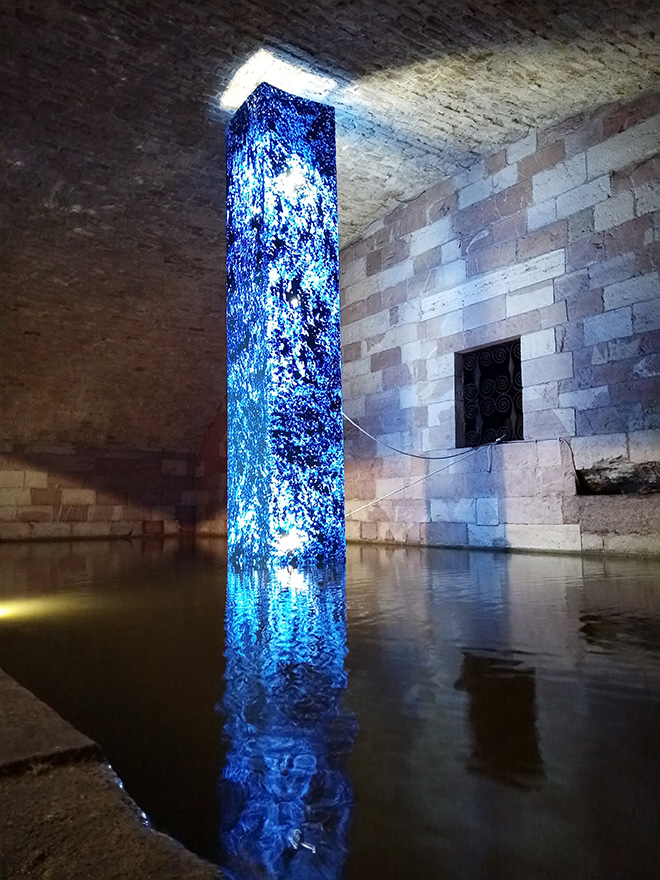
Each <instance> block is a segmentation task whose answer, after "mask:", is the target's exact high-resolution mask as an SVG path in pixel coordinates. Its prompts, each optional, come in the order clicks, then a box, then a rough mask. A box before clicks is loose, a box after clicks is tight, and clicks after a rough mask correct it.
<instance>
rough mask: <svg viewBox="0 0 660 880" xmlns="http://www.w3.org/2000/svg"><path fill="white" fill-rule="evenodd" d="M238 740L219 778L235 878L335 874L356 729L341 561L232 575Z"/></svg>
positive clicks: (229, 673) (229, 616)
mask: <svg viewBox="0 0 660 880" xmlns="http://www.w3.org/2000/svg"><path fill="white" fill-rule="evenodd" d="M226 633H227V635H226V658H227V666H226V673H225V680H226V689H225V695H224V699H223V703H222V710H223V714H224V715H225V717H226V719H227V721H226V724H225V728H224V731H225V734H226V736H227V737H228V738H229V739H230V741H231V747H230V750H229V753H228V755H227V760H226V764H225V769H224V772H223V776H222V779H221V782H220V802H221V807H222V819H221V821H222V829H221V835H220V838H221V840H220V842H221V850H222V855H221V863H222V868H223V874H224V876H227V877H229V878H232V880H248V878H253V877H263V878H272V880H282V878H284V877H286V878H289V880H296V878H299V880H315V878H318V880H321V878H323V880H338V878H339V877H340V876H341V870H342V865H343V862H344V860H345V857H346V852H347V842H348V841H347V835H348V828H349V822H350V816H351V807H352V800H353V798H352V791H351V787H350V784H349V782H348V778H347V775H346V773H345V770H344V766H343V765H344V764H345V762H346V757H347V755H348V753H349V752H350V749H351V747H352V744H353V740H354V738H355V735H356V733H357V722H356V720H355V717H354V716H353V714H352V713H350V712H348V711H347V710H345V709H344V708H343V707H342V695H343V692H344V689H345V687H346V672H345V670H344V657H345V655H346V592H345V570H344V568H343V566H338V567H336V568H334V569H313V570H295V569H291V568H289V569H286V568H283V569H280V570H279V571H277V572H272V573H270V572H264V571H255V570H251V571H232V570H231V569H230V571H229V573H228V578H227V610H226Z"/></svg>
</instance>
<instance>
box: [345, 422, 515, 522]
mask: <svg viewBox="0 0 660 880" xmlns="http://www.w3.org/2000/svg"><path fill="white" fill-rule="evenodd" d="M499 442H500V441H499V438H498V439H497V440H496V441H495V443H499ZM495 443H489V444H488V447H487V448H488V449H489V450H491V454H492V448H493V446H495ZM483 448H484V447H483V446H477V448H476V449H471V450H469V452H468V453H467V455H466V456H465V457H466V458H467V457H468V456H470V455H475V454H476V453H477V452H481V450H482V449H483ZM453 464H455V462H453V461H450V462H449V464H445V465H443V466H442V467H440V468H436V469H435V470H434V471H431V473H430V474H424V476H423V477H419V478H418V479H417V480H413V482H412V483H407V484H406V485H405V486H400V487H399V488H398V489H394V491H392V492H388V493H387V495H381V496H380V498H376V500H375V501H370V502H369V503H368V504H363V505H362V507H356V508H355V510H351V512H350V513H347V514H346V515H345V516H344V519H348V518H349V516H353V514H354V513H359V512H360V511H361V510H366V508H367V507H373V505H374V504H378V503H379V502H380V501H384V500H385V499H386V498H389V497H390V496H392V495H396V494H397V492H403V490H404V489H410V487H411V486H416V485H417V483H421V482H422V480H428V478H429V477H432V476H433V475H434V474H439V473H440V471H446V470H447V468H450V467H451V466H452V465H453Z"/></svg>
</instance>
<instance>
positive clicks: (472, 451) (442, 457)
mask: <svg viewBox="0 0 660 880" xmlns="http://www.w3.org/2000/svg"><path fill="white" fill-rule="evenodd" d="M342 415H343V416H344V418H345V419H346V421H348V422H350V423H351V425H354V426H355V427H356V428H357V429H358V431H361V432H362V433H363V434H366V436H367V437H369V438H371V439H372V440H375V442H376V443H380V444H381V446H386V447H387V448H388V449H391V450H392V451H393V452H399V453H401V455H408V456H410V457H411V458H425V459H427V460H429V461H433V460H436V461H437V460H438V459H440V460H446V459H448V458H451V459H456V458H459V457H460V458H461V460H463V459H466V458H469V457H470V456H471V455H476V453H477V452H481V450H482V449H484V448H486V449H488V472H489V473H490V470H491V467H492V464H493V447H494V446H495V445H497V444H498V443H499V442H500V438H499V437H498V438H497V440H495V441H494V442H493V443H488V444H487V445H485V446H477V448H476V449H466V450H465V451H463V452H456V453H454V454H453V455H420V454H418V453H414V452H404V450H403V449H396V448H395V447H394V446H390V445H389V443H384V442H383V441H382V440H379V439H378V438H377V437H374V436H373V435H372V434H369V432H368V431H365V430H364V428H361V427H360V426H359V425H358V424H357V422H354V421H353V419H351V418H349V416H347V415H346V413H345V412H344V411H343V410H342ZM453 464H456V462H455V461H450V462H449V464H446V465H443V466H442V467H439V468H436V469H435V470H433V471H431V472H430V473H428V474H424V476H422V477H418V478H417V479H416V480H413V481H412V483H406V485H405V486H400V487H399V488H398V489H393V490H392V491H391V492H388V493H387V494H386V495H381V496H380V498H376V499H374V501H369V502H368V503H367V504H363V505H362V506H361V507H356V508H355V510H351V512H350V513H347V514H346V515H345V517H344V519H348V518H349V516H353V515H354V514H356V513H359V512H360V511H361V510H366V508H367V507H373V505H374V504H378V503H379V502H381V501H384V500H385V499H386V498H390V497H391V496H392V495H396V494H397V493H398V492H403V491H404V489H409V488H410V487H411V486H416V485H417V483H421V482H422V481H423V480H428V478H429V477H432V476H434V475H435V474H439V473H440V471H446V470H447V468H450V467H451V466H452V465H453Z"/></svg>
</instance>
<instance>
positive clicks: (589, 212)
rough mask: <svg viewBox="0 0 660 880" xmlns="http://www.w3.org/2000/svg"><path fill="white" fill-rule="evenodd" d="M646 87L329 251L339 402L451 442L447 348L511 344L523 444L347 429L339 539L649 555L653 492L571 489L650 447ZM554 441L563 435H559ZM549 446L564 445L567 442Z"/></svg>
mask: <svg viewBox="0 0 660 880" xmlns="http://www.w3.org/2000/svg"><path fill="white" fill-rule="evenodd" d="M659 147H660V94H658V93H647V94H645V95H643V96H641V97H640V98H639V99H637V100H635V101H633V102H629V103H625V104H619V103H618V104H614V105H608V106H606V107H603V108H601V109H600V110H598V111H597V112H595V113H592V114H590V115H580V116H577V117H573V118H570V119H568V120H566V121H564V122H562V123H560V124H558V125H555V126H554V127H552V128H549V129H546V130H543V131H532V132H530V133H529V134H528V135H527V136H526V137H525V138H523V139H521V140H518V141H516V142H514V143H511V144H509V145H508V146H506V147H505V148H503V149H501V150H499V151H498V152H497V153H495V154H493V155H492V156H490V157H488V158H487V159H486V160H485V161H480V162H477V163H476V164H475V165H474V166H472V167H471V168H470V169H469V170H467V171H466V172H464V173H462V174H461V175H459V176H457V177H454V178H453V179H449V180H445V181H443V182H441V183H439V184H438V185H436V186H434V187H432V188H431V189H430V190H428V191H427V192H425V193H424V194H423V195H422V196H420V197H419V198H418V199H416V200H415V201H413V202H410V203H408V204H406V205H403V206H401V207H400V208H398V209H397V210H395V211H393V212H392V213H390V214H389V215H387V216H386V217H385V218H384V219H383V220H382V221H381V222H378V223H376V224H374V225H373V226H372V227H371V228H370V230H369V231H368V234H366V235H365V236H364V238H362V239H361V240H360V241H358V242H356V243H354V244H353V245H352V246H350V247H349V248H347V249H346V250H345V251H344V252H343V253H342V296H343V332H342V344H343V357H344V406H345V410H346V412H347V414H348V415H349V416H351V417H352V418H354V419H355V420H356V421H358V422H359V423H360V424H361V425H363V427H364V428H365V429H366V430H368V431H369V432H370V433H372V434H374V435H375V436H377V437H378V438H379V439H381V440H383V441H385V442H388V443H390V444H391V445H393V446H396V447H398V448H402V449H404V450H407V451H411V452H413V451H414V452H419V451H422V452H425V453H431V454H436V455H442V454H451V453H452V452H454V451H455V436H456V434H455V377H454V371H455V367H454V354H455V352H460V351H464V350H467V349H470V348H474V347H478V346H481V345H486V344H490V343H494V342H497V341H499V340H505V339H509V338H512V337H517V336H520V337H521V350H522V351H521V359H522V378H523V412H524V431H525V434H524V436H525V440H524V441H521V442H513V443H507V444H502V445H501V446H498V447H495V448H494V449H493V450H492V452H489V451H488V450H485V449H484V450H481V451H479V452H477V453H475V454H474V455H471V456H470V457H469V458H468V459H466V460H464V461H459V462H457V463H455V464H453V465H451V466H447V467H445V466H446V465H447V462H425V461H422V460H420V459H413V458H407V457H405V456H403V455H398V454H396V453H390V452H389V451H388V450H387V449H384V448H383V447H382V446H380V445H378V446H377V445H376V444H375V443H374V442H373V441H371V440H369V439H368V438H366V437H364V436H363V435H359V434H358V433H357V432H356V431H355V429H354V428H351V427H350V426H348V427H347V465H346V467H347V471H346V485H347V501H348V509H349V510H356V509H357V508H359V507H362V505H364V504H367V503H368V502H370V501H372V500H373V499H375V498H377V497H380V496H382V495H385V494H387V493H388V492H391V491H393V490H395V489H398V488H400V487H401V486H403V485H405V484H406V483H410V482H412V481H413V480H415V479H416V478H418V477H420V476H423V475H425V474H428V473H430V472H431V471H432V470H435V469H436V468H438V467H445V469H444V470H442V472H440V473H438V474H437V475H435V476H429V477H428V479H425V480H421V481H420V482H418V483H417V484H416V485H414V486H412V487H410V488H408V489H406V490H405V491H402V492H397V493H396V494H394V495H393V496H392V497H391V498H388V499H386V500H384V501H382V502H381V503H379V504H377V505H375V506H372V507H368V508H366V509H364V510H361V511H358V512H357V513H355V514H354V515H352V516H351V517H350V518H349V521H348V535H349V537H351V538H354V539H361V540H367V541H403V542H413V543H418V542H421V543H441V544H457V545H469V546H506V547H520V548H532V549H563V550H580V549H589V550H591V549H601V548H605V549H608V550H623V551H645V552H660V503H659V500H660V499H659V496H658V495H655V496H646V497H640V496H635V497H632V496H627V497H621V496H620V497H612V496H609V497H595V496H593V497H587V496H578V495H576V488H575V476H574V467H577V468H580V469H582V468H588V467H591V466H592V465H593V464H595V463H597V462H599V461H610V460H621V461H631V462H647V461H658V460H659V459H660V282H659V277H658V268H659V267H660V183H659V180H658V170H659V169H660V156H659V155H658V150H659ZM560 438H561V439H560ZM564 441H565V442H564Z"/></svg>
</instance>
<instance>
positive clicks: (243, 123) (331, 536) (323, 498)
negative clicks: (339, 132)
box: [227, 83, 346, 566]
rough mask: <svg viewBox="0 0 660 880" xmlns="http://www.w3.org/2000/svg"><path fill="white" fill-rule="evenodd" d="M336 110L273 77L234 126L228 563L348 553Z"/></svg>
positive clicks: (313, 560)
mask: <svg viewBox="0 0 660 880" xmlns="http://www.w3.org/2000/svg"><path fill="white" fill-rule="evenodd" d="M340 346H341V344H340V314H339V243H338V233H337V179H336V155H335V128H334V110H333V109H332V108H331V107H326V106H324V105H322V104H317V103H316V102H314V101H308V100H305V99H303V98H298V97H295V96H293V95H289V94H287V93H286V92H283V91H281V90H280V89H276V88H274V87H273V86H270V85H268V84H266V83H262V84H261V85H260V86H258V87H257V89H255V91H254V92H253V93H252V94H251V95H250V97H249V98H248V99H247V100H246V101H245V103H244V104H243V105H242V106H241V107H240V109H239V110H238V111H237V112H236V114H235V116H234V117H233V119H232V120H231V122H230V124H229V126H228V128H227V392H228V400H227V411H228V505H227V506H228V543H229V556H230V560H231V561H232V562H233V563H234V565H239V566H242V565H254V564H259V563H263V562H265V563H267V564H270V565H274V566H277V565H281V564H292V563H293V564H296V565H298V566H305V565H310V564H318V563H321V562H323V561H326V560H339V559H343V558H344V556H345V544H346V541H345V531H344V450H343V427H342V415H341V347H340Z"/></svg>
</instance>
